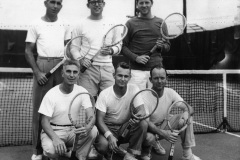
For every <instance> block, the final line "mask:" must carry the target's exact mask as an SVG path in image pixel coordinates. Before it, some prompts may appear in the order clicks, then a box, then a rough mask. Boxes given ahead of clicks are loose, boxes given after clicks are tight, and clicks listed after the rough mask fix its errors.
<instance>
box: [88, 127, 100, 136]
mask: <svg viewBox="0 0 240 160" xmlns="http://www.w3.org/2000/svg"><path fill="white" fill-rule="evenodd" d="M97 135H98V129H97V127H96V126H93V128H92V130H91V131H90V134H89V138H91V139H95V138H96V137H97Z"/></svg>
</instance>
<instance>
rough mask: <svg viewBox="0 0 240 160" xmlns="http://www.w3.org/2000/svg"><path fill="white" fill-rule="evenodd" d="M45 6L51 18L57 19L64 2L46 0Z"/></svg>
mask: <svg viewBox="0 0 240 160" xmlns="http://www.w3.org/2000/svg"><path fill="white" fill-rule="evenodd" d="M44 4H45V7H46V9H47V14H48V15H50V16H51V17H56V16H57V15H58V13H59V12H60V10H61V9H62V0H46V1H45V2H44Z"/></svg>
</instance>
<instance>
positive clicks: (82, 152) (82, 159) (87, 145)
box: [76, 126, 98, 160]
mask: <svg viewBox="0 0 240 160" xmlns="http://www.w3.org/2000/svg"><path fill="white" fill-rule="evenodd" d="M97 134H98V130H97V127H96V126H94V127H93V128H92V130H91V131H90V133H89V134H88V136H86V137H83V138H81V139H79V140H78V146H77V151H76V157H77V158H78V159H79V160H86V159H87V156H88V154H89V152H90V149H91V145H92V144H93V142H94V141H95V139H96V137H97Z"/></svg>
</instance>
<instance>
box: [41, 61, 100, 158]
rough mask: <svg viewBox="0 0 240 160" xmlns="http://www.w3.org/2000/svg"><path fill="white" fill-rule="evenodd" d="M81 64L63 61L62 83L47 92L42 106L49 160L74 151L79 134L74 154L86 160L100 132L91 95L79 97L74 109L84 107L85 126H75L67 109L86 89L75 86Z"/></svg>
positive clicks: (44, 136) (44, 139)
mask: <svg viewBox="0 0 240 160" xmlns="http://www.w3.org/2000/svg"><path fill="white" fill-rule="evenodd" d="M79 67H80V65H79V62H78V61H69V60H66V61H65V62H64V64H63V70H62V77H63V82H62V83H61V84H60V85H57V86H55V87H53V88H52V89H50V90H49V91H48V92H47V94H46V95H45V96H44V98H43V100H42V103H41V106H40V108H39V113H41V114H42V128H43V132H42V134H41V141H42V147H43V150H44V152H43V153H44V155H46V156H47V157H49V158H50V159H57V158H58V157H60V156H66V154H67V152H68V151H67V149H68V150H71V148H72V146H73V143H74V139H75V136H76V134H77V136H79V140H78V142H77V145H78V146H77V150H76V153H74V154H75V156H76V157H77V158H78V159H79V160H86V159H87V155H88V153H89V151H90V148H91V145H92V143H93V142H94V140H95V138H96V136H97V133H98V131H97V128H96V127H95V126H94V124H95V114H94V109H93V106H92V103H91V100H90V98H89V96H86V95H80V96H78V103H73V105H72V110H76V111H77V110H78V109H77V108H78V107H80V106H82V107H84V109H85V111H86V117H87V120H86V121H87V122H88V123H87V124H86V126H85V127H80V128H75V127H74V126H72V124H71V121H70V120H69V118H68V109H69V106H70V104H71V101H72V100H73V98H74V97H75V95H77V94H78V93H83V92H84V93H85V92H87V90H86V89H85V88H83V87H81V86H78V85H76V82H77V80H78V78H79ZM69 155H70V154H69Z"/></svg>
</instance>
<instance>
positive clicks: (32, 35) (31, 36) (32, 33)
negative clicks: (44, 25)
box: [25, 25, 38, 43]
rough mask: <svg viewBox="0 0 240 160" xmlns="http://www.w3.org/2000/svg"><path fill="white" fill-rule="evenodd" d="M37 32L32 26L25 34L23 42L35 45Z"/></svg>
mask: <svg viewBox="0 0 240 160" xmlns="http://www.w3.org/2000/svg"><path fill="white" fill-rule="evenodd" d="M37 37H38V36H37V31H36V28H35V27H34V25H32V26H31V27H30V28H29V29H28V32H27V37H26V40H25V42H31V43H36V42H37Z"/></svg>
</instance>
